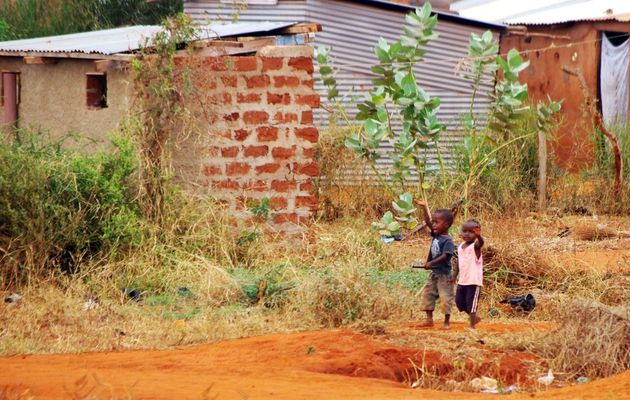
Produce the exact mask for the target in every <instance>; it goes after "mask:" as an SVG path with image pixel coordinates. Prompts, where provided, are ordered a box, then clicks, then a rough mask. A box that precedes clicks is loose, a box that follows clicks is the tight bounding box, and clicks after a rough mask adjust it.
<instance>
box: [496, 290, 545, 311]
mask: <svg viewBox="0 0 630 400" xmlns="http://www.w3.org/2000/svg"><path fill="white" fill-rule="evenodd" d="M501 304H509V305H510V306H512V308H514V309H516V310H520V311H523V312H525V313H529V312H530V311H532V310H533V309H534V308H535V307H536V299H535V298H534V296H533V295H532V294H531V293H527V294H524V295H522V296H516V297H509V298H507V299H504V300H501Z"/></svg>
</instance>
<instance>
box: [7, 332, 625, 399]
mask: <svg viewBox="0 0 630 400" xmlns="http://www.w3.org/2000/svg"><path fill="white" fill-rule="evenodd" d="M418 356H419V355H418V354H417V350H413V349H406V348H401V347H395V346H391V345H388V344H385V343H380V342H378V341H375V340H374V339H371V338H370V337H368V336H365V335H362V334H359V333H355V332H351V331H347V330H333V331H323V332H307V333H294V334H285V335H282V334H278V335H271V336H263V337H254V338H246V339H238V340H232V341H226V342H221V343H215V344H209V345H202V346H195V347H188V348H181V349H175V350H142V351H126V352H110V353H87V354H66V355H33V356H11V357H3V358H0V371H2V373H0V387H2V386H4V387H5V398H8V399H10V398H25V397H19V394H21V393H23V391H24V390H26V389H28V390H29V392H28V393H29V394H30V395H32V396H33V397H34V398H37V399H59V398H77V396H81V395H84V396H85V394H86V393H89V394H90V395H91V396H94V397H95V398H118V397H122V396H130V397H131V398H134V399H172V398H178V399H187V398H191V399H192V398H206V397H207V398H214V397H215V396H216V398H219V399H244V398H247V399H268V398H274V399H281V400H282V399H336V398H339V399H341V398H343V399H388V400H389V399H412V398H413V399H417V398H423V397H429V396H431V398H434V399H477V398H481V397H484V398H485V397H487V396H483V395H480V394H471V393H461V392H458V393H447V392H436V391H430V390H422V389H415V390H414V389H410V388H409V387H408V386H406V385H404V384H402V383H400V381H401V378H403V379H404V377H403V376H402V373H401V371H402V370H403V369H405V368H408V366H409V362H408V358H412V359H413V358H414V357H416V358H417V357H418ZM428 359H431V360H433V361H434V362H435V363H436V364H435V365H438V366H439V365H440V359H441V355H439V354H437V353H436V354H430V355H429V357H428ZM426 360H427V358H426V356H425V361H426ZM519 362H522V360H519V359H518V356H517V355H514V357H511V358H509V362H508V363H506V368H508V369H510V370H513V369H514V368H516V369H518V368H519V366H518V365H519V364H517V363H519ZM510 363H516V364H513V365H508V364H510ZM7 386H8V389H6V387H7ZM0 394H2V391H1V390H0ZM11 396H13V397H11ZM98 396H100V397H98ZM204 396H205V397H204ZM607 396H608V397H610V398H616V399H630V372H627V373H624V374H621V375H619V376H616V377H612V378H608V379H603V380H600V381H596V382H593V383H590V384H587V385H583V386H576V387H569V388H564V389H558V390H550V391H548V392H544V393H537V394H522V395H513V396H511V398H515V399H524V398H531V397H538V398H553V399H600V398H607Z"/></svg>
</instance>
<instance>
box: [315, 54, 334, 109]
mask: <svg viewBox="0 0 630 400" xmlns="http://www.w3.org/2000/svg"><path fill="white" fill-rule="evenodd" d="M330 52H331V48H330V47H327V46H318V47H317V49H316V50H315V59H316V60H317V63H318V64H319V74H320V75H321V77H322V83H323V84H324V86H326V92H327V97H328V100H331V101H333V100H335V99H336V98H337V97H338V96H339V90H338V89H337V80H336V78H335V71H334V70H333V68H332V61H331V56H330Z"/></svg>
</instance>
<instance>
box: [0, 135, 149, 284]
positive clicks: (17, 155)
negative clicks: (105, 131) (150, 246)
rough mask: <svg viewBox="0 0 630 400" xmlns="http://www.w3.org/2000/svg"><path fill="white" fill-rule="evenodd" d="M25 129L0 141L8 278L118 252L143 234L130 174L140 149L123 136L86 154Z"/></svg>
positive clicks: (2, 238) (1, 231)
mask: <svg viewBox="0 0 630 400" xmlns="http://www.w3.org/2000/svg"><path fill="white" fill-rule="evenodd" d="M43 143H44V138H43V135H42V134H41V133H39V132H29V131H18V132H17V133H16V135H15V137H14V138H13V140H7V139H6V138H5V140H3V141H2V142H1V143H0V170H2V174H0V247H1V248H2V250H3V254H2V257H3V262H2V264H1V265H0V270H2V276H3V279H4V280H5V281H4V282H0V283H2V284H5V285H6V284H10V283H16V282H17V281H21V280H23V279H24V278H26V277H28V276H29V275H30V274H31V273H34V274H36V275H37V274H40V273H42V272H44V271H47V270H55V269H59V270H62V271H65V272H73V271H75V270H76V268H77V266H78V265H79V261H80V260H81V259H83V258H85V257H93V256H95V255H102V256H105V255H113V254H115V253H116V252H117V251H118V250H120V249H122V248H125V247H127V246H132V245H135V244H138V243H139V242H140V240H141V237H142V229H141V226H142V224H141V223H140V215H139V212H138V209H137V207H136V206H135V201H134V193H133V191H131V190H130V185H129V183H130V179H131V176H132V174H133V172H134V171H135V168H136V167H135V166H136V160H135V151H134V147H133V145H132V143H131V141H130V140H129V139H127V138H124V137H116V138H114V139H113V140H112V143H113V145H114V150H112V151H107V152H105V151H104V152H100V153H97V154H95V155H84V154H79V153H76V152H71V151H68V150H63V149H62V148H61V144H60V143H53V144H43Z"/></svg>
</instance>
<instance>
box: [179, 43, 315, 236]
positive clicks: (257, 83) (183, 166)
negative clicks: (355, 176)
mask: <svg viewBox="0 0 630 400" xmlns="http://www.w3.org/2000/svg"><path fill="white" fill-rule="evenodd" d="M201 69H202V71H203V73H204V77H205V79H203V80H201V81H200V82H203V84H202V85H203V86H204V87H203V88H201V89H202V90H203V92H204V93H205V98H207V99H210V100H211V101H210V102H208V104H211V106H208V105H205V106H204V108H206V111H207V112H208V114H209V115H210V117H209V120H208V123H207V124H206V126H207V137H202V138H197V139H196V140H195V139H192V140H188V143H186V144H185V145H183V146H181V147H180V148H179V150H178V151H177V152H176V154H175V159H174V165H175V168H176V173H177V175H178V176H179V177H180V178H181V179H182V180H183V181H184V182H186V183H188V184H190V185H191V186H194V187H195V188H196V189H197V190H198V191H201V192H202V193H207V194H210V195H212V196H214V197H217V198H219V199H222V200H224V201H225V202H226V203H227V204H228V205H229V207H230V208H231V209H232V210H233V211H234V212H235V213H236V214H240V215H242V216H246V215H247V212H246V211H245V204H246V203H247V202H248V200H250V199H260V198H263V197H268V198H269V199H270V204H271V207H272V209H273V212H274V214H275V215H274V223H275V225H276V226H277V227H278V228H279V229H282V230H292V229H295V226H296V224H301V223H304V222H306V221H308V219H309V217H310V216H311V214H312V212H313V211H314V210H315V209H316V208H317V199H316V197H315V196H314V193H313V184H312V180H313V178H315V177H316V176H318V174H319V166H318V164H317V162H316V161H315V159H314V155H315V146H316V144H317V140H318V137H319V133H318V131H317V128H315V127H314V126H313V111H312V110H313V108H317V107H319V101H320V97H319V95H318V94H317V92H315V91H314V90H313V62H312V48H311V47H309V46H283V47H265V48H263V49H261V50H260V51H259V52H258V53H257V54H256V55H255V56H230V57H206V58H204V59H203V60H202V66H201ZM204 130H205V127H204ZM202 132H203V130H202ZM204 135H205V133H203V134H202V136H204Z"/></svg>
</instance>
